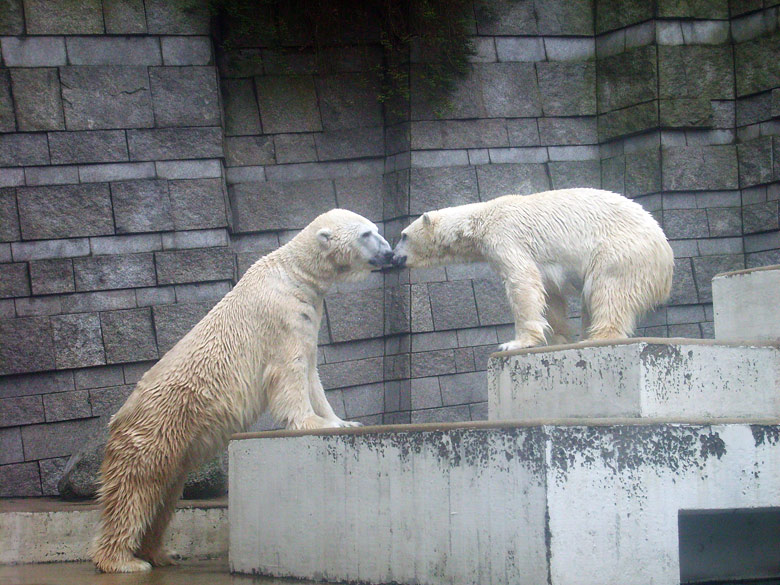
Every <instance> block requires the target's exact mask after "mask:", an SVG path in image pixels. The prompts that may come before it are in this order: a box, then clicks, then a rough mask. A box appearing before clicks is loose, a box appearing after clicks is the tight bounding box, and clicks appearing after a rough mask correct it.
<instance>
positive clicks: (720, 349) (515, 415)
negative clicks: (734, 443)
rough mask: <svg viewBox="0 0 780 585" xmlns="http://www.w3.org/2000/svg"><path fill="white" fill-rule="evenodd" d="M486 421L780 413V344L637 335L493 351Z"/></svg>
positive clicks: (726, 415)
mask: <svg viewBox="0 0 780 585" xmlns="http://www.w3.org/2000/svg"><path fill="white" fill-rule="evenodd" d="M488 413H489V418H490V419H491V420H502V419H506V420H536V419H549V418H583V417H584V418H589V417H594V418H599V417H638V418H650V419H688V420H690V419H702V420H711V419H726V418H737V419H739V418H742V419H745V418H748V419H755V418H763V417H780V344H777V343H768V342H764V343H752V344H751V343H747V342H746V343H723V342H715V341H711V340H693V339H662V338H636V339H627V340H625V341H619V342H616V343H607V342H584V343H578V344H571V345H560V346H550V347H544V348H533V349H528V350H521V351H515V352H503V353H496V354H493V355H492V356H491V358H490V361H489V363H488Z"/></svg>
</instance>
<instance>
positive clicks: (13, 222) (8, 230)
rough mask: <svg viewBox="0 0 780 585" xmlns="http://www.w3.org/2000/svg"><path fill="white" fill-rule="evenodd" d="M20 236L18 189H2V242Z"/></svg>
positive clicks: (0, 224) (0, 197)
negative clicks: (17, 206)
mask: <svg viewBox="0 0 780 585" xmlns="http://www.w3.org/2000/svg"><path fill="white" fill-rule="evenodd" d="M19 238H20V235H19V214H18V212H17V210H16V191H15V190H14V189H0V242H13V241H14V240H18V239H19Z"/></svg>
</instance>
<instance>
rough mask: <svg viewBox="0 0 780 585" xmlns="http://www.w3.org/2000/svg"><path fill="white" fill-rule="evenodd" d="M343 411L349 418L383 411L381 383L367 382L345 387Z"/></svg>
mask: <svg viewBox="0 0 780 585" xmlns="http://www.w3.org/2000/svg"><path fill="white" fill-rule="evenodd" d="M342 394H343V396H344V411H345V415H346V417H347V418H349V419H354V418H356V417H361V416H369V415H373V414H382V413H383V412H384V392H383V388H382V384H381V383H380V384H367V385H364V386H355V387H354V388H349V389H345V390H344V391H343V393H342Z"/></svg>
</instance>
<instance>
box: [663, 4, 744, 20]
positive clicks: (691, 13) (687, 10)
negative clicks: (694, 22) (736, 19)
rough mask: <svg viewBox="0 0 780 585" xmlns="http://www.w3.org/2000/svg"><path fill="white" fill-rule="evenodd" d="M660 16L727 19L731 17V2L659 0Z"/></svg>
mask: <svg viewBox="0 0 780 585" xmlns="http://www.w3.org/2000/svg"><path fill="white" fill-rule="evenodd" d="M658 16H660V17H662V18H701V19H725V18H728V17H729V2H728V0H717V1H715V2H697V1H691V0H659V2H658Z"/></svg>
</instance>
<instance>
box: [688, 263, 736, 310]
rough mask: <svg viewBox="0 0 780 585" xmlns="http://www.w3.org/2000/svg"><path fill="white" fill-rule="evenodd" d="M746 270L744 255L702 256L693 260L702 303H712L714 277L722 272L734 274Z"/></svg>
mask: <svg viewBox="0 0 780 585" xmlns="http://www.w3.org/2000/svg"><path fill="white" fill-rule="evenodd" d="M744 268H745V257H744V255H743V254H724V255H714V256H701V257H699V258H694V259H693V273H694V277H695V278H696V288H697V289H698V291H699V302H700V303H711V302H712V277H713V276H715V275H716V274H720V273H721V272H733V271H734V270H742V269H744Z"/></svg>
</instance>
